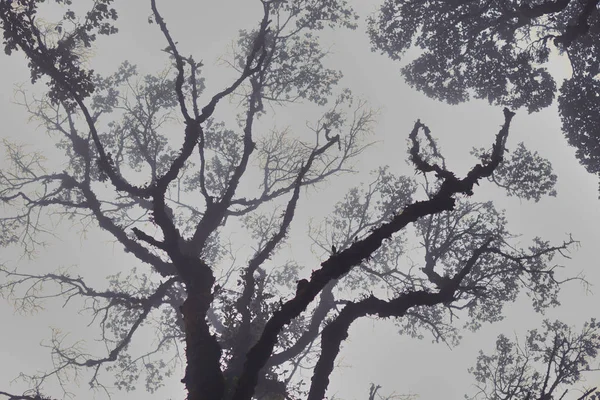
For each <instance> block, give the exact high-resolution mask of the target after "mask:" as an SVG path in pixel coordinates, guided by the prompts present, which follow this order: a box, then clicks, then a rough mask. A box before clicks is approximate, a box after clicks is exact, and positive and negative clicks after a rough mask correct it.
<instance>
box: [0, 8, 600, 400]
mask: <svg viewBox="0 0 600 400" xmlns="http://www.w3.org/2000/svg"><path fill="white" fill-rule="evenodd" d="M351 3H352V4H353V5H354V7H355V9H356V10H357V12H358V13H359V14H360V15H361V21H360V25H359V28H358V29H357V30H356V31H347V30H344V31H337V32H329V31H326V32H324V33H323V41H324V43H327V45H329V46H330V49H331V52H332V54H331V56H330V57H329V59H328V60H327V62H326V66H327V67H330V68H336V69H341V70H342V71H343V72H344V78H343V80H342V82H341V84H340V88H341V87H348V88H350V89H352V91H353V92H354V93H355V94H357V95H359V96H360V97H362V98H365V99H366V100H368V101H369V103H370V104H371V106H372V107H374V108H378V109H379V110H380V114H379V118H378V124H377V126H376V129H375V134H374V135H373V136H372V140H375V141H377V143H376V144H375V145H374V146H373V147H371V148H370V149H369V150H367V151H366V152H365V153H364V154H363V156H362V157H361V159H360V163H357V164H356V165H355V167H356V169H357V170H358V171H360V172H361V173H359V174H355V175H345V176H343V177H340V178H333V180H331V181H330V183H329V184H327V185H321V186H320V187H319V190H318V191H315V190H310V191H309V192H308V193H305V195H304V197H303V198H302V199H301V201H300V205H299V207H300V213H299V215H298V220H297V221H296V222H295V223H294V225H293V227H292V230H293V231H292V238H293V239H294V241H293V242H290V245H291V246H290V249H291V250H290V252H291V253H290V254H292V256H293V257H295V258H297V259H298V261H299V262H305V263H306V265H307V270H308V271H309V272H310V269H311V268H315V267H316V266H317V261H316V260H318V258H317V257H318V256H319V255H320V253H318V250H317V249H314V251H313V249H312V248H311V242H310V240H309V238H308V236H307V235H306V232H307V230H306V226H307V225H306V224H307V222H308V220H309V218H314V220H318V218H319V217H321V216H323V215H326V214H327V213H328V212H329V211H330V210H331V207H332V205H333V204H334V202H335V201H337V200H339V199H341V198H342V196H343V193H344V192H345V190H346V189H347V188H348V187H349V186H351V185H356V184H358V183H360V182H362V181H367V180H368V172H369V171H370V170H372V169H373V168H376V167H377V166H380V165H384V164H389V165H390V166H391V167H392V168H393V170H395V171H401V172H403V173H405V174H408V175H412V174H413V173H414V172H413V171H414V168H413V167H411V166H409V165H407V163H406V162H405V160H406V158H407V157H406V138H407V137H408V133H409V132H410V130H411V129H412V126H413V124H414V121H415V120H416V119H421V121H422V122H423V123H425V124H427V125H428V126H429V127H430V128H431V130H432V134H433V135H434V136H435V137H437V138H438V139H439V144H440V145H441V149H442V151H443V154H444V155H445V157H446V160H447V164H448V167H449V168H450V169H452V170H454V171H456V172H458V173H459V174H462V173H464V172H466V171H467V169H468V168H469V167H470V166H472V164H473V162H474V158H473V157H472V156H470V155H469V151H470V150H471V148H472V147H486V148H488V147H490V145H491V143H492V141H493V139H494V135H495V134H496V133H497V131H498V130H499V127H500V125H501V124H502V122H503V116H502V110H501V108H500V107H491V106H489V105H488V104H487V103H484V102H481V101H472V102H470V103H468V104H465V105H461V106H448V105H445V104H441V103H438V102H434V101H432V100H429V99H428V98H426V97H425V96H424V95H422V94H420V93H417V92H416V91H414V90H412V89H410V88H409V87H408V86H406V85H405V84H404V83H403V82H402V80H401V77H400V74H399V72H398V71H399V68H400V64H397V63H394V62H392V61H390V60H389V59H387V58H386V57H384V56H380V55H378V54H374V53H371V52H370V45H369V41H368V37H367V35H366V34H365V25H364V18H365V17H366V16H367V15H368V14H369V13H371V12H372V11H374V10H375V8H376V6H377V4H378V3H377V2H372V1H360V0H352V1H351ZM158 5H159V8H160V10H161V12H162V13H163V17H164V18H165V20H166V21H167V24H168V25H169V28H170V30H171V33H172V35H173V37H174V38H175V40H176V41H178V42H179V49H180V51H181V52H182V53H183V54H184V55H188V54H190V53H191V54H193V55H194V57H195V58H196V59H197V60H198V59H200V60H203V61H204V64H205V67H204V68H203V70H202V74H203V76H204V77H205V78H206V84H207V89H206V90H205V92H204V95H205V98H208V96H210V95H211V94H212V93H214V92H216V91H218V90H220V89H221V88H222V87H223V86H224V85H226V84H227V83H229V82H230V81H231V78H232V77H234V76H235V73H234V72H233V71H231V70H230V69H227V68H226V67H225V66H224V65H223V63H222V61H220V59H221V57H223V58H226V57H227V56H228V55H230V54H231V44H232V42H233V41H234V40H236V39H237V32H238V30H239V29H252V28H254V27H255V26H257V24H258V22H259V20H260V17H261V12H262V8H261V6H260V3H259V2H258V1H254V0H218V1H217V0H210V1H209V0H204V1H189V0H188V1H184V0H170V1H158ZM115 7H116V8H117V10H118V12H119V13H120V19H119V21H118V23H117V26H118V27H119V29H120V33H119V34H118V35H116V36H114V37H110V38H108V39H106V38H101V39H100V40H99V41H98V45H97V46H96V48H94V51H93V53H94V57H93V58H92V59H91V61H90V65H91V67H92V68H93V69H95V70H96V71H97V72H99V73H102V74H108V73H111V72H113V71H114V70H115V69H116V68H117V67H118V65H119V64H120V63H121V62H122V61H123V60H129V61H130V62H131V63H133V64H137V65H138V68H139V70H140V72H141V74H144V73H156V72H159V71H161V70H163V69H164V68H165V67H166V66H168V62H169V61H168V59H167V55H166V54H165V53H164V52H161V51H160V49H162V48H164V47H165V46H166V43H165V40H164V38H163V37H162V35H161V33H160V31H159V29H158V27H157V25H156V24H153V25H148V24H147V18H148V16H149V15H150V7H149V2H148V1H128V2H125V1H121V2H115ZM0 62H1V63H2V64H0V65H1V66H0V71H1V72H2V75H1V78H0V90H1V93H2V95H3V96H2V103H1V107H0V119H1V121H2V124H1V127H2V128H1V136H2V137H3V138H8V139H10V140H11V141H17V142H20V143H26V144H29V145H30V148H31V150H34V149H35V150H39V151H43V152H44V153H45V154H47V157H48V165H49V166H55V167H56V168H57V169H59V170H60V164H59V162H60V160H61V159H60V158H58V159H56V158H55V157H53V155H56V154H59V153H58V151H57V150H56V149H55V148H54V145H53V142H52V140H51V139H50V138H48V136H47V135H46V134H45V133H44V131H43V129H36V126H37V125H36V123H33V124H27V118H28V115H27V113H26V111H25V110H24V109H23V107H21V106H18V105H16V104H14V103H13V100H14V96H13V89H14V85H15V84H17V83H23V82H25V83H26V84H25V86H24V87H25V88H26V89H27V90H29V91H30V93H41V91H42V90H43V89H44V86H43V84H38V85H36V86H35V87H34V88H33V89H32V88H31V87H30V85H29V84H28V80H29V76H28V74H29V72H28V70H27V68H26V62H25V60H24V59H23V57H22V54H16V55H15V56H12V57H6V56H2V58H1V61H0ZM554 68H555V70H556V73H558V74H562V75H563V76H567V75H568V74H569V72H570V71H569V69H568V67H566V66H565V64H564V62H561V61H560V60H557V61H556V62H555V64H554ZM233 105H235V104H231V106H233ZM218 110H220V111H219V113H218V114H217V117H222V118H227V117H228V116H227V115H226V114H227V112H224V111H221V110H222V109H218ZM303 111H304V108H303V107H296V108H289V109H287V108H278V109H276V116H275V118H276V119H277V122H271V121H270V120H269V118H271V117H273V113H269V114H268V115H267V117H265V120H266V121H265V122H263V123H264V124H266V125H269V124H270V125H272V126H274V127H275V126H278V127H281V126H285V125H286V124H290V125H293V126H295V127H298V129H301V127H302V126H304V123H305V121H306V120H307V119H308V120H310V118H311V116H314V115H311V111H310V109H309V108H307V109H306V110H305V111H306V112H304V113H303ZM231 117H232V116H231V115H230V116H229V117H228V118H231ZM173 134H174V135H181V134H182V132H179V131H178V132H174V133H173ZM521 141H523V142H525V144H526V145H527V146H528V147H529V148H530V149H532V150H537V151H538V152H539V153H540V154H541V155H542V156H543V157H546V158H548V159H549V160H550V161H551V162H552V164H553V166H554V169H555V173H556V174H557V175H558V185H557V190H558V196H557V197H556V198H544V199H542V200H541V201H540V202H539V203H537V204H536V203H533V202H521V201H519V200H518V199H516V198H506V197H505V196H504V195H503V194H502V192H501V191H500V190H498V189H496V188H494V187H493V186H492V184H490V183H487V182H486V183H482V185H481V186H480V187H477V188H476V195H475V199H476V200H488V199H491V200H494V202H495V204H496V207H497V208H500V209H501V208H504V209H506V212H507V217H508V221H509V224H508V226H509V228H510V230H511V231H513V232H520V233H522V234H523V236H522V242H523V244H526V243H528V241H529V240H530V239H531V238H532V237H534V236H536V235H539V236H542V237H543V238H544V239H547V240H551V241H555V242H562V240H563V239H565V238H566V234H567V233H572V234H573V237H574V238H575V239H577V240H580V241H581V246H580V248H579V249H578V250H577V251H576V252H574V253H572V254H571V256H572V259H570V260H563V259H561V258H556V259H555V260H556V262H557V263H560V264H562V265H565V266H566V267H567V269H566V270H565V272H564V273H565V275H576V274H577V273H579V272H582V273H584V274H585V276H586V277H587V279H588V280H589V281H590V282H591V283H592V284H598V283H600V272H599V270H598V262H597V260H598V253H597V248H598V243H599V241H598V239H599V238H600V230H599V228H598V227H599V226H600V225H599V222H600V213H599V206H600V201H599V200H598V178H597V177H594V176H592V175H589V174H587V173H586V172H585V171H584V168H583V167H581V166H580V165H579V164H578V162H577V160H576V159H575V155H574V153H575V152H574V149H572V148H570V147H568V145H567V143H566V139H565V138H564V136H563V135H562V133H561V131H560V122H559V119H558V114H557V110H556V107H555V106H552V107H549V108H547V109H545V110H544V111H543V112H540V113H537V114H532V115H528V114H527V112H526V111H524V110H521V111H518V113H517V115H516V117H515V118H514V120H513V123H512V125H511V132H510V136H509V139H508V144H507V147H508V148H509V149H512V148H515V147H516V144H517V143H518V142H521ZM57 160H59V161H58V162H57ZM244 183H245V184H246V185H252V182H244ZM4 212H5V211H4V210H3V209H2V208H0V213H4ZM6 212H8V210H7V211H6ZM61 226H62V229H61V230H60V231H57V232H56V233H57V238H56V239H55V240H53V241H51V242H50V243H49V244H48V246H47V247H46V248H41V247H40V248H39V249H38V252H37V257H36V258H35V259H32V260H29V259H27V258H22V257H21V253H20V252H19V249H18V248H14V249H8V250H4V249H3V250H2V253H1V254H0V262H3V263H5V264H7V265H10V266H16V265H19V268H22V270H23V271H42V270H43V271H46V270H48V271H51V270H55V269H57V268H59V267H70V268H72V270H73V271H77V272H78V273H80V274H82V275H84V276H85V277H86V278H89V279H90V280H89V282H90V283H91V284H97V286H98V287H104V284H105V282H106V279H105V278H106V276H107V275H108V274H112V273H116V272H118V271H119V270H128V269H130V268H131V266H132V265H138V266H139V268H147V266H145V265H139V263H136V261H135V259H134V258H132V257H130V256H127V255H125V254H124V253H123V251H122V249H121V247H120V246H119V245H117V244H114V243H113V242H112V238H111V237H110V236H109V235H107V234H105V233H103V232H101V231H99V230H98V229H96V228H94V227H93V226H91V227H89V229H87V228H86V227H85V226H83V225H71V224H70V223H66V224H64V225H61ZM414 245H417V243H416V242H415V243H414ZM413 261H415V262H421V259H420V258H419V257H418V255H415V256H414V257H413ZM307 276H308V274H307ZM591 290H592V291H594V287H592V288H591ZM561 299H562V307H560V308H557V309H555V310H551V311H550V312H548V313H547V315H546V316H545V317H548V318H551V319H554V318H560V319H561V320H563V321H564V322H566V323H568V324H576V325H577V326H581V325H582V323H583V321H584V320H586V319H589V318H590V317H592V316H597V306H598V297H597V296H596V295H593V294H590V293H587V294H586V292H585V290H584V288H583V287H582V286H581V285H580V284H578V283H571V284H567V285H565V286H564V287H563V292H562V297H561ZM61 305H62V303H61V302H60V301H56V302H55V301H52V302H49V303H48V307H47V309H46V310H45V311H42V312H40V313H38V314H36V315H33V316H22V315H17V314H14V312H13V308H12V307H11V305H9V304H7V303H6V302H5V301H0V318H1V319H0V320H1V321H2V324H1V325H0V326H2V328H1V334H0V335H1V336H0V337H1V339H2V340H1V341H0V390H5V391H8V392H13V393H20V392H21V391H22V390H24V389H26V388H27V387H26V386H24V385H22V384H21V383H19V382H15V383H13V384H12V385H9V382H10V381H11V380H12V379H13V378H15V377H17V376H18V373H19V372H21V371H23V372H28V373H33V372H35V371H38V370H39V371H41V370H46V369H48V368H50V367H51V361H50V358H49V349H47V348H44V347H40V346H39V344H40V342H43V341H47V340H48V339H49V338H50V337H51V331H50V328H49V327H50V326H52V327H56V328H60V329H61V330H62V331H63V332H65V333H66V332H71V333H70V335H69V336H68V340H69V341H77V340H82V339H84V340H85V341H86V345H88V346H90V348H91V349H92V350H93V351H96V353H95V354H103V353H102V351H103V348H102V346H101V345H99V344H98V343H97V342H95V341H94V338H95V336H94V334H93V331H90V330H89V329H88V328H87V327H86V325H87V324H88V323H89V322H90V320H89V318H88V317H85V316H79V315H77V314H74V313H75V312H76V307H73V306H67V307H66V308H65V309H61V308H60V307H61ZM506 316H507V318H506V319H505V320H504V321H503V322H501V323H497V324H495V325H493V326H489V325H485V326H484V327H483V328H482V329H481V330H480V331H479V332H477V333H475V334H472V333H468V332H465V333H464V339H463V341H462V344H461V345H460V346H459V347H457V348H455V349H453V350H450V349H448V347H446V346H445V345H444V344H432V343H431V340H432V338H430V337H426V338H425V339H424V340H421V341H418V340H413V339H410V338H408V337H406V336H399V335H397V334H396V330H397V329H396V328H395V327H394V325H393V323H392V322H390V321H377V320H374V319H363V320H360V321H359V322H357V323H355V324H354V325H353V326H352V328H351V331H350V336H349V339H348V340H347V341H346V342H345V344H344V346H343V350H342V352H341V354H340V357H339V358H338V364H339V367H338V368H337V369H336V370H335V372H334V374H333V376H332V383H331V385H330V389H329V391H328V396H329V397H331V396H332V395H335V396H336V397H341V398H343V399H348V400H350V399H366V398H367V395H368V388H369V383H370V382H374V383H377V384H380V385H382V386H383V389H382V393H390V392H392V391H396V392H397V393H417V394H419V395H420V398H421V399H436V398H446V399H459V398H462V397H463V395H464V394H465V393H471V392H472V391H473V388H472V387H471V385H472V383H473V380H472V378H471V377H470V376H469V375H468V373H467V368H468V367H470V366H473V365H474V363H475V359H476V356H477V352H478V350H479V349H484V350H485V351H488V352H489V351H490V350H491V349H492V348H493V346H494V343H495V337H496V335H497V334H498V333H501V332H502V333H505V334H507V335H508V336H511V335H512V334H513V333H516V334H520V335H522V334H524V333H525V331H526V330H527V329H532V328H535V327H539V325H540V321H541V320H542V319H543V318H544V316H540V315H537V314H535V313H534V312H533V311H532V309H531V307H530V306H529V304H528V302H527V301H526V299H525V301H521V302H519V303H517V304H515V305H510V306H508V307H507V308H506ZM458 323H459V324H461V322H460V321H459V322H458ZM152 340H153V337H151V336H148V337H144V336H139V335H138V337H134V342H135V343H136V344H135V345H134V346H138V345H139V346H143V345H144V344H145V343H151V342H152ZM93 351H91V352H93ZM86 376H87V375H83V376H82V377H81V379H80V381H79V383H80V386H81V387H80V389H77V388H74V387H69V388H68V389H70V390H72V391H73V393H74V394H75V395H76V397H77V398H86V397H88V396H89V393H88V386H87V380H86V379H85V378H86ZM588 377H589V382H588V383H589V384H590V385H592V384H593V383H594V382H595V383H596V384H600V375H588ZM179 379H180V377H175V378H173V379H172V380H171V382H172V384H171V385H169V386H167V387H165V388H164V389H163V390H161V391H160V392H159V393H158V394H156V395H155V396H154V397H152V398H157V399H163V398H173V399H183V398H184V393H183V390H182V389H183V385H182V384H180V383H179ZM105 382H106V383H107V384H109V385H110V384H111V383H112V380H111V379H110V377H109V376H107V375H105ZM48 387H49V388H52V390H51V391H48V394H50V395H60V393H61V391H60V388H58V387H56V386H48ZM102 396H103V394H102V393H98V397H102ZM125 398H127V399H136V398H139V399H141V398H149V395H148V394H147V393H146V392H145V391H144V390H143V384H140V385H138V391H136V392H133V393H130V394H128V393H125V392H118V391H116V390H115V391H114V393H113V399H125Z"/></svg>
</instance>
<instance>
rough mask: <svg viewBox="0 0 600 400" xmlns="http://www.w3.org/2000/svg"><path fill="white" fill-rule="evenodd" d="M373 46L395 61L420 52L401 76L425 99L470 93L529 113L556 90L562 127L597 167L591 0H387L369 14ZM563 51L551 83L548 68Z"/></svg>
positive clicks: (454, 99) (595, 17)
mask: <svg viewBox="0 0 600 400" xmlns="http://www.w3.org/2000/svg"><path fill="white" fill-rule="evenodd" d="M369 33H370V37H371V41H372V44H373V47H374V49H376V50H379V51H381V52H382V53H385V54H387V55H388V56H389V57H391V58H392V59H395V60H399V59H401V58H402V57H403V56H404V54H405V53H406V51H407V50H408V49H410V48H411V47H413V46H416V47H418V48H419V49H421V50H422V51H421V52H420V53H419V54H418V55H417V56H416V57H415V58H414V59H411V60H410V62H408V63H407V64H406V65H405V66H404V67H403V68H402V75H403V77H404V78H405V79H406V81H407V82H408V83H409V84H410V85H411V86H412V87H414V88H416V89H417V90H420V91H422V92H424V93H425V94H427V95H428V96H430V97H433V98H436V99H439V100H443V101H446V102H448V103H450V104H457V103H461V102H465V101H467V100H468V99H469V98H470V97H471V96H472V97H474V98H477V99H487V100H488V101H489V102H490V103H491V104H501V105H506V106H509V107H511V108H520V107H525V108H527V110H528V111H529V112H534V111H538V110H540V109H542V108H544V107H548V106H550V105H551V104H552V102H553V100H554V98H555V97H556V95H557V94H558V106H559V112H560V116H561V118H562V127H563V131H564V133H565V136H566V138H567V139H568V142H569V144H570V145H571V146H573V147H575V148H576V150H577V158H578V159H579V160H580V162H581V164H582V165H584V166H585V168H586V169H587V170H588V172H591V173H594V174H598V173H600V132H599V127H600V120H599V119H598V118H599V117H598V115H600V113H599V112H598V111H599V104H598V93H600V90H599V89H600V86H599V85H600V84H599V83H598V79H597V75H598V73H599V70H598V68H599V65H600V63H599V61H598V57H597V55H598V52H599V47H598V46H599V43H600V14H599V12H598V1H596V0H583V1H576V0H556V1H553V0H544V1H537V0H519V1H512V0H507V1H504V0H502V1H461V2H447V1H430V0H402V1H396V0H386V1H385V2H384V4H383V5H382V7H381V9H380V10H379V12H378V13H377V14H376V15H375V16H373V17H372V18H371V20H370V27H369ZM553 54H561V55H566V60H568V63H569V65H570V67H571V70H572V73H571V75H570V76H569V77H568V78H567V79H565V80H564V81H563V82H562V84H561V85H560V87H558V85H557V83H556V80H555V79H554V78H553V76H552V74H551V71H550V69H549V67H550V63H552V62H555V61H556V57H553V56H552V55H553Z"/></svg>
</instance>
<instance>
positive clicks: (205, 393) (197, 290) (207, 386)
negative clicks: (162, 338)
mask: <svg viewBox="0 0 600 400" xmlns="http://www.w3.org/2000/svg"><path fill="white" fill-rule="evenodd" d="M187 261H188V262H187V263H186V264H187V265H185V267H186V268H185V269H184V270H185V271H186V274H185V277H184V281H185V282H186V292H187V299H186V300H185V301H184V302H183V305H182V306H181V312H182V314H183V320H184V325H185V343H186V350H185V354H186V360H187V367H186V369H185V377H184V378H183V379H182V382H183V383H185V386H186V389H187V391H188V397H187V399H188V400H221V399H222V398H223V394H224V389H225V382H224V379H223V373H222V371H221V368H220V360H221V346H220V345H219V343H218V342H217V339H216V337H215V336H213V335H211V333H210V330H209V325H208V322H207V321H206V314H207V311H208V309H209V307H210V304H211V302H212V300H213V296H212V293H211V289H212V285H213V283H214V277H213V276H212V273H211V271H210V270H207V266H206V265H204V264H203V263H202V262H198V261H196V260H192V262H190V260H189V259H188V260H187Z"/></svg>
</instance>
